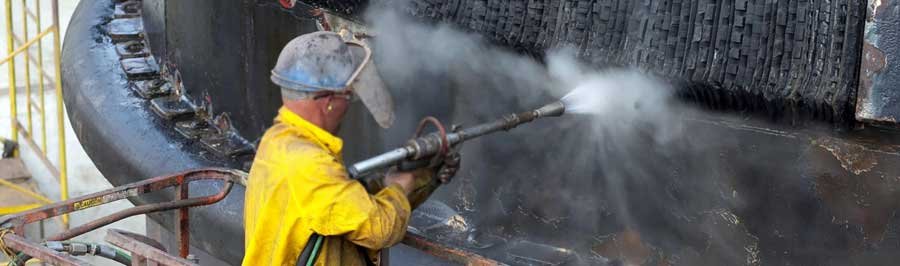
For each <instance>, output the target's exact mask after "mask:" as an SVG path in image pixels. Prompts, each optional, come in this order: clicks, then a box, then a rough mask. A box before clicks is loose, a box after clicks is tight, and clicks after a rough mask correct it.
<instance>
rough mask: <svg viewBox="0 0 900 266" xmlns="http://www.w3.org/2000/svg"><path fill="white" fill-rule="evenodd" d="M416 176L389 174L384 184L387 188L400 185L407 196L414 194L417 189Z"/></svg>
mask: <svg viewBox="0 0 900 266" xmlns="http://www.w3.org/2000/svg"><path fill="white" fill-rule="evenodd" d="M415 179H416V177H415V175H413V172H396V171H392V172H389V173H388V174H387V175H385V176H384V184H385V186H390V185H392V184H397V185H400V187H401V188H403V192H404V193H406V194H407V195H408V194H410V193H412V192H413V191H414V190H415V189H416V185H415Z"/></svg>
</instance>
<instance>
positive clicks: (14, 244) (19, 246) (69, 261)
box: [3, 234, 91, 266]
mask: <svg viewBox="0 0 900 266" xmlns="http://www.w3.org/2000/svg"><path fill="white" fill-rule="evenodd" d="M3 242H4V243H5V244H6V245H7V246H8V247H9V248H12V249H14V250H18V251H20V252H22V253H25V254H28V255H30V256H31V257H33V258H37V259H39V260H41V261H42V262H45V263H49V264H51V265H61V266H69V265H91V264H89V263H87V262H85V261H83V260H80V259H78V258H75V257H72V256H69V255H66V254H63V253H60V252H56V251H54V250H52V249H49V248H47V247H44V246H41V245H39V244H35V243H32V242H30V241H28V240H26V239H25V238H23V237H21V236H18V235H15V234H7V235H4V236H3Z"/></svg>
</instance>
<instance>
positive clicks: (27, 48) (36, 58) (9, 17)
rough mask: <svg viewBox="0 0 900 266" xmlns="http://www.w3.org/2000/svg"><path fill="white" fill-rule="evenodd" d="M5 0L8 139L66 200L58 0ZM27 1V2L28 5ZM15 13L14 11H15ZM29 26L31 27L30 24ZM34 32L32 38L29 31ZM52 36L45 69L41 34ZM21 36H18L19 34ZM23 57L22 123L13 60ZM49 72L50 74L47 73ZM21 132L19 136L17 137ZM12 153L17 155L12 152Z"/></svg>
mask: <svg viewBox="0 0 900 266" xmlns="http://www.w3.org/2000/svg"><path fill="white" fill-rule="evenodd" d="M4 1H5V6H4V8H5V11H6V12H5V15H4V16H5V21H6V45H7V47H6V51H7V53H6V56H5V57H4V58H3V59H2V60H0V65H4V64H5V65H6V66H7V68H8V70H9V85H8V87H9V101H10V107H9V108H10V117H11V119H12V121H11V123H10V128H11V130H12V132H11V133H12V134H11V138H12V140H13V141H15V142H17V143H24V144H25V145H28V146H29V148H30V149H31V150H33V151H35V153H36V155H37V157H38V158H40V160H41V162H42V163H43V164H44V166H45V167H46V168H47V170H48V171H49V172H50V173H51V174H52V175H53V176H54V177H55V178H56V179H57V180H59V190H60V194H61V195H60V199H61V200H67V199H68V198H69V186H68V176H67V171H66V168H67V165H66V134H65V114H64V112H63V111H64V106H63V89H62V80H60V76H61V69H60V47H61V45H60V43H61V40H60V27H59V2H58V0H20V1H21V5H20V6H15V7H14V6H13V0H4ZM42 1H48V2H50V5H51V18H52V20H53V22H52V24H51V25H50V26H49V27H46V28H43V26H42V23H41V17H42V16H41V13H42V12H41V11H42V10H41V2H42ZM29 3H31V5H30V6H32V7H33V9H32V7H29ZM16 8H21V27H22V28H21V29H20V32H19V35H17V34H16V30H15V29H14V28H15V26H16V25H14V24H13V14H14V13H13V12H14V9H16ZM17 12H18V11H17ZM31 25H33V26H34V27H33V28H34V29H32V28H31V27H29V26H31ZM34 31H36V33H35V34H34V37H31V36H30V34H31V33H32V32H34ZM51 35H52V36H53V44H52V45H53V46H52V49H53V64H52V65H51V66H49V67H48V68H49V70H48V68H45V64H44V49H43V48H44V44H43V43H44V42H43V40H44V39H45V37H48V36H51ZM20 36H21V37H20ZM32 48H37V49H32ZM33 50H37V51H36V52H37V54H36V55H35V54H33ZM18 58H22V59H24V61H23V62H24V64H23V66H24V67H23V68H24V80H25V84H24V87H25V93H24V98H25V99H24V103H25V113H26V121H25V123H24V124H23V123H22V121H20V120H19V117H18V112H19V110H18V106H17V105H18V100H19V97H22V95H18V89H19V88H18V87H17V84H16V81H17V80H16V78H17V76H16V73H17V70H18V69H16V67H17V66H16V60H18ZM32 66H35V67H36V69H35V72H36V73H37V77H38V78H37V84H32V76H33V73H32V68H31V67H32ZM50 72H52V73H53V74H52V75H51V74H50ZM48 84H51V85H52V86H53V88H54V90H55V94H56V97H55V98H56V99H55V100H56V110H55V111H56V121H55V122H56V132H55V133H56V135H57V138H58V147H57V148H58V151H59V160H58V165H54V164H53V163H52V162H51V160H50V159H49V158H48V156H47V154H48V153H47V151H48V148H49V147H48V146H47V125H48V124H47V110H48V109H47V105H46V99H44V98H45V97H44V96H45V89H46V85H48ZM32 85H37V93H36V94H37V96H38V100H37V101H35V99H34V98H33V95H34V94H35V92H33V91H32ZM34 111H37V112H38V114H39V119H38V122H39V124H40V139H39V140H40V145H38V142H37V141H36V139H35V135H34V133H35V131H34V128H35V127H34V117H33V112H34ZM20 135H21V138H20ZM16 156H20V155H19V154H16ZM0 185H3V186H8V187H12V188H13V189H15V190H18V191H20V192H23V194H24V195H27V196H29V197H32V198H34V199H36V200H38V201H39V202H42V203H45V204H46V203H49V202H51V201H50V200H48V199H47V198H45V197H43V196H42V195H40V194H37V193H34V192H31V190H29V189H27V188H23V187H21V186H17V185H15V184H13V183H10V182H6V181H5V180H0ZM62 221H63V227H64V228H68V222H69V219H68V216H63V217H62Z"/></svg>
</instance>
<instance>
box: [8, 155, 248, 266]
mask: <svg viewBox="0 0 900 266" xmlns="http://www.w3.org/2000/svg"><path fill="white" fill-rule="evenodd" d="M199 180H218V181H222V182H223V183H224V185H223V186H222V189H221V190H219V192H218V193H216V194H213V195H209V196H203V197H194V198H191V197H189V193H188V192H189V191H188V189H187V187H188V185H189V183H191V182H193V181H199ZM245 180H246V175H245V174H244V173H242V172H239V171H235V170H228V169H215V168H209V169H200V170H193V171H187V172H183V173H178V174H175V175H168V176H160V177H155V178H150V179H147V180H144V181H141V182H137V183H133V184H129V185H125V186H119V187H115V188H112V189H108V190H104V191H101V192H97V193H94V194H90V195H86V196H82V197H78V198H75V199H71V200H67V201H63V202H59V203H55V204H51V205H47V206H45V207H42V208H37V209H33V210H30V211H26V212H23V213H19V214H15V215H9V216H4V217H0V229H7V230H12V231H13V232H15V233H16V234H19V235H21V234H23V232H24V227H25V225H27V224H30V223H34V222H39V221H42V220H45V219H49V218H52V217H55V216H59V215H63V214H66V213H70V212H74V211H78V210H82V209H86V208H91V207H96V206H99V205H103V204H106V203H110V202H113V201H118V200H122V199H126V198H128V197H133V196H138V195H141V194H145V193H150V192H154V191H159V190H162V189H166V188H169V187H176V190H177V192H178V196H177V199H175V200H173V201H169V202H162V203H154V204H145V205H139V206H135V207H133V208H129V209H125V210H122V211H119V212H116V213H114V214H111V215H108V216H105V217H103V218H100V219H97V220H94V221H91V222H88V223H85V224H83V225H80V226H77V227H75V228H72V229H69V230H67V231H64V232H62V233H60V234H57V235H55V236H52V237H49V238H47V239H46V240H47V241H60V240H66V239H70V238H73V237H76V236H79V235H81V234H84V233H86V232H89V231H92V230H95V229H97V228H100V227H102V226H105V225H108V224H111V223H113V222H116V221H119V220H122V219H124V218H128V217H131V216H134V215H139V214H147V213H152V212H159V211H166V210H174V209H178V212H179V214H178V218H179V219H178V227H177V228H178V229H179V230H178V234H179V244H180V250H179V252H180V254H181V256H182V257H187V255H188V254H187V253H188V251H189V250H188V246H189V244H190V243H189V239H190V235H189V229H190V228H189V224H190V221H189V220H188V219H189V216H188V208H190V207H195V206H203V205H210V204H213V203H216V202H219V201H220V200H222V199H224V198H225V196H227V195H228V193H229V192H230V191H231V187H232V186H233V184H234V183H241V184H243V183H245ZM3 240H4V241H5V242H6V243H7V244H8V246H9V247H10V248H12V249H14V250H18V251H21V252H24V253H25V254H27V255H28V256H31V257H37V258H41V259H44V258H45V257H46V258H48V259H47V260H48V261H54V260H60V259H61V260H63V261H62V262H64V263H68V261H67V260H71V261H75V262H77V260H74V258H71V257H69V256H66V255H61V254H58V253H56V252H55V251H52V250H50V249H46V248H43V247H41V246H40V245H37V244H33V243H31V242H28V241H27V240H25V239H23V238H21V237H20V236H17V235H15V234H7V235H5V236H4V238H3ZM7 240H8V241H7ZM48 250H49V253H48ZM150 258H151V260H152V259H153V258H154V257H150ZM24 259H26V260H27V258H24ZM136 261H138V262H140V261H142V260H141V259H138V260H136ZM63 265H78V264H63ZM166 265H181V264H166Z"/></svg>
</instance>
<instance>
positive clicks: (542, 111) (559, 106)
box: [534, 101, 566, 117]
mask: <svg viewBox="0 0 900 266" xmlns="http://www.w3.org/2000/svg"><path fill="white" fill-rule="evenodd" d="M565 112H566V104H564V103H563V102H562V101H555V102H552V103H550V104H547V105H544V106H543V107H541V108H538V109H537V110H534V113H535V117H548V116H562V115H563V114H564V113H565Z"/></svg>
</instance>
